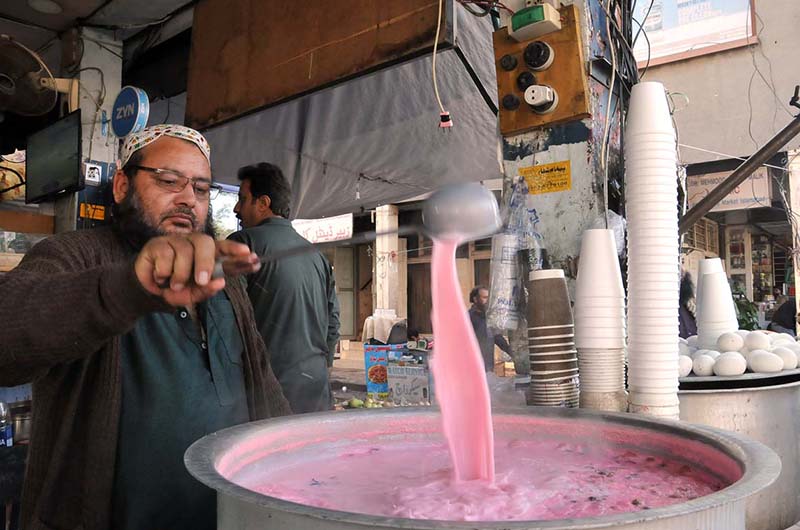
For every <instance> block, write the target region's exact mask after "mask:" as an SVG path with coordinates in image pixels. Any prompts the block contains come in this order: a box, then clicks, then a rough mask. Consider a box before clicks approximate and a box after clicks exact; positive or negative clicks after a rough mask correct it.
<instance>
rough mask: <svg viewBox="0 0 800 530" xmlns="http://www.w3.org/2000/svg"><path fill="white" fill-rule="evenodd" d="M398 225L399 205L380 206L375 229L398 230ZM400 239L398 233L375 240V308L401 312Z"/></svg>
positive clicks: (377, 230) (380, 230) (379, 230)
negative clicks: (399, 303) (399, 299)
mask: <svg viewBox="0 0 800 530" xmlns="http://www.w3.org/2000/svg"><path fill="white" fill-rule="evenodd" d="M397 227H398V215H397V206H394V205H387V206H380V207H378V210H377V212H376V216H375V231H376V232H378V233H381V232H390V231H396V230H397ZM399 250H400V241H399V238H398V237H397V234H396V233H395V234H390V235H384V236H380V237H378V238H377V239H376V240H375V278H374V283H375V295H376V300H375V303H376V305H375V310H376V313H377V312H378V311H380V310H387V311H388V312H392V311H393V312H394V313H395V315H396V314H397V313H398V312H399V311H398V310H399V306H398V292H399V290H400V275H399V266H398V263H399V259H398V258H399V254H398V251H399Z"/></svg>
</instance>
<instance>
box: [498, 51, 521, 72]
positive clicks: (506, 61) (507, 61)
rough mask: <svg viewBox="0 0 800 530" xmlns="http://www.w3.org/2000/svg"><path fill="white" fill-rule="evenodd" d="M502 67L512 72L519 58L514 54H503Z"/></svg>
mask: <svg viewBox="0 0 800 530" xmlns="http://www.w3.org/2000/svg"><path fill="white" fill-rule="evenodd" d="M500 67H501V68H502V69H503V70H505V71H506V72H510V71H511V70H513V69H514V68H516V67H517V58H516V57H514V56H513V55H508V54H506V55H503V56H502V57H501V58H500Z"/></svg>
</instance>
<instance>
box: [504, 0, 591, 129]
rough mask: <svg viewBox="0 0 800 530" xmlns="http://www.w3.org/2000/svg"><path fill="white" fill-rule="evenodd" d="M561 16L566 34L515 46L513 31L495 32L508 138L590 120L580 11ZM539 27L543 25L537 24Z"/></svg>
mask: <svg viewBox="0 0 800 530" xmlns="http://www.w3.org/2000/svg"><path fill="white" fill-rule="evenodd" d="M547 5H548V7H550V6H549V4H547ZM536 7H542V5H540V4H537V6H536ZM558 13H559V22H560V25H561V29H560V30H557V31H553V32H551V33H547V34H545V35H541V36H538V37H535V38H534V39H533V40H528V41H523V42H518V41H516V40H515V39H514V38H512V37H511V36H510V35H509V30H510V29H512V28H510V27H509V28H500V29H499V30H497V31H495V32H494V54H495V66H496V69H497V92H498V98H497V99H498V101H499V102H500V132H501V133H502V134H503V135H504V136H512V135H516V134H521V133H523V132H526V131H529V130H531V129H536V128H539V127H542V126H545V125H552V124H555V123H564V122H568V121H574V120H578V119H582V118H587V117H589V115H590V112H589V88H588V78H587V72H586V61H585V59H584V54H583V45H582V43H581V36H580V24H579V20H578V9H577V7H575V6H574V5H569V6H564V7H562V8H561V9H560V10H558ZM515 14H516V13H515ZM536 24H541V22H533V23H532V25H536ZM520 29H522V28H520Z"/></svg>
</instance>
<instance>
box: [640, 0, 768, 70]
mask: <svg viewBox="0 0 800 530" xmlns="http://www.w3.org/2000/svg"><path fill="white" fill-rule="evenodd" d="M633 18H634V19H635V20H637V21H640V22H642V30H638V29H637V28H634V33H635V34H636V36H638V38H637V39H635V40H634V43H633V53H634V55H635V56H636V60H637V61H638V63H639V66H640V67H644V65H646V64H650V65H651V66H652V65H656V64H663V63H666V62H670V61H677V60H680V59H686V58H688V57H695V56H698V55H703V54H706V53H715V52H718V51H722V50H727V49H731V48H735V47H738V46H745V45H748V44H754V43H755V35H754V32H753V18H754V17H753V0H636V2H635V4H634V9H633ZM640 31H642V32H643V33H644V32H646V33H647V38H645V37H644V36H643V35H640V34H639V32H640Z"/></svg>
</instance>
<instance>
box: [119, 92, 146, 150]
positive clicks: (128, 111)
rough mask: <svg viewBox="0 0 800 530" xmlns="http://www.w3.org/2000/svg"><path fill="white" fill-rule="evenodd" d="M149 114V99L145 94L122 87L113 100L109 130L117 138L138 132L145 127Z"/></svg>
mask: <svg viewBox="0 0 800 530" xmlns="http://www.w3.org/2000/svg"><path fill="white" fill-rule="evenodd" d="M149 114H150V98H148V97H147V92H145V91H144V90H142V89H141V88H136V87H132V86H126V87H123V88H122V90H120V92H119V95H118V96H117V99H116V100H114V110H113V111H112V113H111V130H112V131H114V134H115V135H117V137H119V138H124V137H125V136H127V135H129V134H131V133H134V132H139V131H141V130H142V129H144V128H145V126H147V116H148V115H149Z"/></svg>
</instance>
